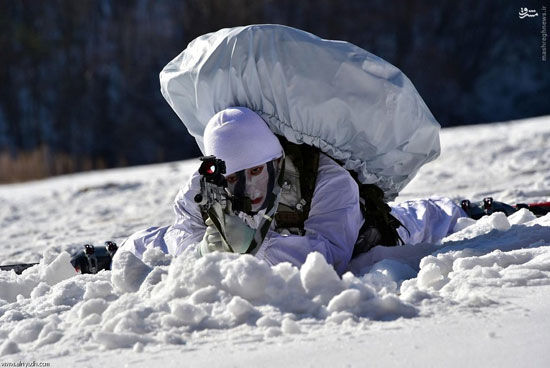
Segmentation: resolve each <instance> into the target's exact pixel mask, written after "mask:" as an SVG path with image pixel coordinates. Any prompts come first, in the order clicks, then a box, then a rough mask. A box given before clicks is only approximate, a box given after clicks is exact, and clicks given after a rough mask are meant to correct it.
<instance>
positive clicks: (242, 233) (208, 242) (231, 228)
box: [199, 204, 256, 255]
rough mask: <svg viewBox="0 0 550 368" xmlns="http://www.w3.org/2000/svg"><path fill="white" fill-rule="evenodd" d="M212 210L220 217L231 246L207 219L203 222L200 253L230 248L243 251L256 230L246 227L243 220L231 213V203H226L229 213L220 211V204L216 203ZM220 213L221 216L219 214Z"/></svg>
mask: <svg viewBox="0 0 550 368" xmlns="http://www.w3.org/2000/svg"><path fill="white" fill-rule="evenodd" d="M214 210H215V211H216V213H217V214H218V218H220V217H222V218H223V220H222V225H221V226H222V230H223V231H224V233H225V237H226V239H227V242H228V243H229V245H231V248H230V247H229V246H228V245H227V243H226V242H225V240H224V239H223V238H222V236H221V234H220V233H219V231H218V230H217V229H216V227H215V226H214V223H213V222H212V220H211V219H207V220H206V222H205V224H206V225H207V228H206V232H205V233H204V237H203V239H202V241H201V242H200V245H199V246H200V248H199V250H200V253H201V255H205V254H207V253H211V252H214V251H220V252H230V251H231V249H233V251H234V252H235V253H245V252H246V251H247V249H248V247H249V246H250V243H251V242H252V239H253V238H254V234H255V233H256V230H254V229H252V228H250V227H248V226H247V225H246V224H245V223H244V221H243V220H241V219H240V218H239V217H238V216H235V215H234V214H233V211H231V205H230V204H229V205H228V209H227V210H228V212H229V213H230V214H227V213H224V212H223V211H221V206H220V205H217V206H216V207H215V208H214ZM220 214H221V216H220Z"/></svg>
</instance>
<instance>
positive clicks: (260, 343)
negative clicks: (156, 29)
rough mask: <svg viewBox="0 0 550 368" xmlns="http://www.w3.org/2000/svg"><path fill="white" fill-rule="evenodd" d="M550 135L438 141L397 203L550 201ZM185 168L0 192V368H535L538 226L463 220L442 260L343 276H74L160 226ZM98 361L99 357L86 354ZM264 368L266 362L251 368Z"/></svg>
mask: <svg viewBox="0 0 550 368" xmlns="http://www.w3.org/2000/svg"><path fill="white" fill-rule="evenodd" d="M549 141H550V119H549V118H539V119H531V120H526V121H520V122H511V123H502V124H493V125H486V126H475V127H461V128H452V129H445V130H443V132H442V155H441V157H440V158H439V159H438V160H436V161H435V162H433V163H430V164H428V165H426V166H425V167H424V168H422V170H421V171H420V173H419V175H418V177H417V178H416V179H415V180H414V181H413V182H411V183H410V185H409V186H408V187H407V188H406V189H405V190H404V192H403V193H401V196H400V197H399V198H398V200H397V201H400V200H408V199H413V198H427V197H429V196H432V195H445V196H449V197H451V198H453V199H456V200H459V199H462V198H470V199H472V200H480V199H482V198H483V197H485V196H489V195H491V196H493V197H494V198H495V199H496V200H503V201H508V202H512V203H516V202H538V201H548V200H550V146H549V145H548V142H549ZM196 168H197V163H196V162H195V161H186V162H178V163H170V164H163V165H155V166H148V167H138V168H128V169H119V170H108V171H98V172H92V173H83V174H76V175H69V176H64V177H57V178H52V179H48V180H43V181H38V182H32V183H25V184H16V185H3V186H0V231H1V233H0V255H1V256H2V257H1V258H2V262H1V263H2V264H9V263H13V262H21V261H26V262H31V261H40V264H39V265H38V266H35V267H32V268H30V269H28V270H26V271H25V272H24V273H23V274H22V275H16V274H15V273H14V272H0V361H1V362H4V361H13V362H17V361H33V360H36V361H43V362H44V361H46V362H50V363H52V364H59V365H68V364H73V363H78V364H82V365H84V366H98V365H107V366H110V365H124V364H127V365H132V366H134V365H140V364H141V365H143V366H149V365H151V364H155V365H157V364H164V365H166V366H179V365H180V364H183V365H186V366H187V365H192V366H202V365H205V364H207V363H210V364H215V365H222V366H241V365H247V366H251V365H259V364H261V365H264V366H281V365H295V366H297V365H304V364H306V365H312V366H319V365H321V366H326V365H338V366H339V365H342V364H344V365H346V364H348V365H352V366H364V365H374V366H380V365H385V366H388V365H390V366H392V365H393V366H399V365H407V366H425V365H430V366H442V365H444V366H462V365H464V364H470V365H472V364H473V365H486V366H515V365H518V364H523V365H529V366H545V365H548V363H549V362H550V352H549V351H548V350H547V347H548V346H549V344H550V317H548V313H547V311H548V310H550V215H547V216H544V217H540V218H536V217H535V216H534V215H532V214H531V213H530V212H529V211H527V210H521V211H518V212H517V213H515V214H514V215H512V216H510V217H508V218H507V217H506V216H504V215H503V214H501V213H496V214H493V215H491V216H486V217H483V218H481V219H480V220H478V221H474V220H471V219H461V220H460V221H459V222H458V223H457V225H456V228H455V232H454V233H453V234H451V235H449V236H448V237H446V238H445V239H443V241H442V242H441V243H438V244H429V243H427V244H418V245H414V246H412V245H407V246H403V247H376V248H374V249H373V250H371V251H370V252H369V253H366V254H363V255H361V256H360V257H358V258H357V259H355V260H354V261H353V262H352V264H351V265H350V271H349V272H348V273H346V274H344V275H343V277H341V278H340V277H338V275H337V274H336V273H335V272H334V270H333V269H332V267H331V266H329V265H328V264H327V263H326V262H325V260H324V258H323V257H322V256H321V255H320V254H318V253H312V254H310V255H309V257H308V259H307V261H306V263H305V264H304V265H303V266H302V267H301V268H300V269H298V268H296V267H293V266H291V265H290V264H287V263H283V264H279V265H277V266H273V267H270V266H269V265H267V264H266V263H264V262H262V261H259V260H257V259H256V258H254V257H252V256H249V255H244V256H238V255H234V254H222V253H214V254H210V255H207V256H206V257H202V258H200V257H198V256H197V255H196V254H195V253H194V252H191V251H190V252H187V253H185V254H183V255H181V256H179V257H177V258H172V257H171V256H168V255H164V254H163V253H162V252H160V251H158V250H148V251H147V252H146V253H145V254H144V258H143V261H141V260H139V259H137V258H136V257H134V256H133V255H132V254H131V253H128V252H122V251H120V252H118V253H117V256H116V257H115V260H114V265H113V268H114V271H112V272H110V271H103V272H100V273H99V274H97V275H80V274H76V273H75V271H74V269H73V268H72V267H71V266H70V264H69V259H70V254H72V253H74V252H75V251H76V250H79V249H80V247H81V246H82V244H84V243H87V242H92V243H95V244H96V245H100V244H102V243H103V241H105V240H109V239H112V240H115V241H117V242H119V243H121V242H122V240H124V239H125V238H126V237H127V236H128V235H130V234H131V233H132V232H134V231H137V230H140V229H142V228H145V227H148V226H152V225H163V224H166V223H170V222H171V221H172V216H173V215H172V212H171V202H172V199H173V197H174V196H175V194H176V192H177V190H178V189H179V187H180V186H181V185H183V184H184V182H185V181H186V179H187V178H188V177H189V176H190V175H191V174H192V172H193V170H195V169H196ZM99 352H101V353H99ZM260 362H261V363H260Z"/></svg>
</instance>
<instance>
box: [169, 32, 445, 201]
mask: <svg viewBox="0 0 550 368" xmlns="http://www.w3.org/2000/svg"><path fill="white" fill-rule="evenodd" d="M160 84H161V91H162V94H163V96H164V98H165V99H166V101H168V103H169V104H170V106H171V107H172V108H173V109H174V111H175V112H176V113H177V114H178V116H179V117H180V119H181V120H182V121H183V123H184V124H185V126H186V127H187V129H188V130H189V132H190V133H191V134H192V135H193V136H194V137H195V139H196V140H197V143H198V145H199V147H200V148H201V150H202V151H203V152H204V147H203V141H202V136H203V131H204V127H205V125H206V123H207V122H208V120H209V119H210V118H211V117H212V116H213V115H214V114H215V113H217V112H219V111H220V110H223V109H225V108H227V107H231V106H244V107H248V108H250V109H251V110H254V111H255V112H257V113H258V114H259V115H260V116H261V117H262V118H263V119H264V120H265V121H266V122H267V124H268V125H269V127H270V128H271V130H272V131H273V132H274V133H275V134H279V135H283V136H284V137H285V138H287V139H288V140H289V141H291V142H294V143H306V144H309V145H312V146H315V147H317V148H319V149H321V150H322V151H323V152H325V153H326V154H328V155H329V156H331V157H332V158H334V159H336V160H338V161H340V162H341V163H342V164H343V165H344V167H345V168H347V169H349V170H354V171H356V172H357V173H358V174H359V180H361V182H363V183H365V184H371V183H374V184H377V185H378V186H379V187H380V188H381V189H382V190H384V192H385V194H386V199H388V200H391V199H393V198H395V197H396V196H397V194H398V193H399V191H400V190H401V189H403V187H404V186H405V185H406V184H407V183H408V182H409V181H410V180H411V179H412V178H413V177H414V175H415V174H416V172H417V171H418V169H419V168H420V167H421V166H422V165H424V164H425V163H426V162H429V161H431V160H433V159H435V158H436V157H437V156H438V155H439V152H440V146H439V129H440V126H439V124H438V123H437V121H436V120H435V118H434V117H433V115H432V114H431V112H430V110H429V109H428V107H427V106H426V104H425V103H424V101H423V100H422V98H421V97H420V95H419V94H418V92H417V91H416V89H415V88H414V86H413V85H412V83H411V81H410V80H409V79H408V78H407V77H406V76H405V75H404V74H403V73H402V72H401V71H400V70H399V69H398V68H396V67H395V66H393V65H391V64H390V63H388V62H386V61H384V60H382V59H381V58H379V57H377V56H375V55H373V54H371V53H369V52H367V51H365V50H363V49H361V48H359V47H357V46H355V45H352V44H350V43H348V42H343V41H332V40H324V39H321V38H319V37H317V36H315V35H313V34H311V33H307V32H304V31H301V30H298V29H295V28H291V27H286V26H281V25H251V26H245V27H236V28H226V29H222V30H219V31H217V32H214V33H208V34H206V35H203V36H201V37H199V38H197V39H195V40H194V41H192V42H191V43H190V44H189V45H188V46H187V48H186V49H185V50H184V51H183V52H182V53H181V54H179V55H178V56H177V57H176V58H175V59H174V60H172V61H170V63H168V65H166V67H165V68H164V69H163V70H162V71H161V73H160Z"/></svg>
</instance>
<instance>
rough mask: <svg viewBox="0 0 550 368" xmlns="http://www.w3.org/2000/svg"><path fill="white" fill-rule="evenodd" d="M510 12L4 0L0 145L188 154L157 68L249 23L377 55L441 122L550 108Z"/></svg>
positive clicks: (248, 2) (542, 67)
mask: <svg viewBox="0 0 550 368" xmlns="http://www.w3.org/2000/svg"><path fill="white" fill-rule="evenodd" d="M522 6H528V7H531V8H534V9H537V6H540V4H538V3H533V4H529V2H526V3H525V4H522ZM518 10H519V7H518V6H517V4H516V3H515V2H503V1H497V0H494V1H488V2H481V1H476V0H463V1H449V0H447V1H423V0H409V1H405V0H399V1H393V2H388V1H385V0H373V1H361V0H350V1H336V0H315V1H313V0H304V1H291V0H257V1H252V0H235V1H221V0H162V1H159V0H128V1H115V0H78V1H74V0H48V1H33V0H4V1H2V2H1V3H0V152H2V151H4V152H9V153H10V154H11V155H12V157H17V154H18V153H19V152H25V151H32V150H35V149H37V148H38V147H44V146H46V147H48V149H49V151H48V152H54V153H55V152H60V153H63V154H69V155H71V156H73V157H76V158H78V157H92V158H101V160H102V162H103V163H104V164H105V165H106V166H109V167H111V166H117V165H120V164H141V163H150V162H157V161H163V160H177V159H182V158H186V157H190V156H196V155H198V153H199V152H198V149H197V148H196V145H195V143H194V140H193V139H192V138H191V137H190V136H189V135H188V134H187V133H186V130H185V128H184V126H183V124H182V123H181V122H179V120H178V118H177V117H176V115H175V114H174V113H173V112H172V111H171V109H170V108H169V106H168V105H167V104H166V102H165V101H164V99H163V98H162V96H161V94H160V91H159V83H158V73H159V71H160V70H161V69H162V67H163V66H164V65H165V64H166V63H167V62H168V61H169V60H171V59H172V58H173V57H175V56H176V55H177V54H178V53H179V52H180V51H181V50H183V49H184V48H185V46H186V45H187V43H188V42H190V41H191V40H192V39H194V38H195V37H197V36H199V35H201V34H204V33H207V32H212V31H215V30H217V29H220V28H223V27H231V26H237V25H244V24H252V23H281V24H286V25H290V26H294V27H297V28H301V29H304V30H307V31H310V32H312V33H314V34H317V35H319V36H321V37H323V38H331V39H342V40H347V41H350V42H352V43H354V44H356V45H359V46H361V47H363V48H365V49H367V50H369V51H371V52H373V53H375V54H377V55H379V56H381V57H383V58H384V59H386V60H388V61H389V62H391V63H392V64H394V65H396V66H398V67H399V68H401V69H402V70H403V71H404V72H405V73H406V74H407V75H408V76H409V78H410V79H411V80H412V81H413V83H414V84H415V85H416V87H417V89H418V90H419V92H420V93H421V95H422V96H423V98H424V100H425V101H426V103H427V104H428V106H429V107H430V108H431V110H432V112H433V113H434V115H435V116H436V118H437V119H438V120H439V121H440V122H441V123H442V125H456V124H465V123H479V122H491V121H500V120H508V119H516V118H522V117H527V116H536V115H543V114H550V104H548V100H550V74H549V73H548V64H546V63H545V62H542V61H541V56H540V53H541V50H540V42H541V36H540V30H541V19H540V17H539V18H536V19H527V20H520V19H519V17H518ZM537 10H539V12H540V9H537ZM312 62H314V60H312ZM77 166H78V165H77Z"/></svg>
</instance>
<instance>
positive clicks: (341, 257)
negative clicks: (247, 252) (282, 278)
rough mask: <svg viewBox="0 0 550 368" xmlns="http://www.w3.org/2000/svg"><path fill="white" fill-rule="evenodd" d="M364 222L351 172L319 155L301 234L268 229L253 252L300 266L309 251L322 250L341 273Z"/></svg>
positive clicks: (271, 261)
mask: <svg viewBox="0 0 550 368" xmlns="http://www.w3.org/2000/svg"><path fill="white" fill-rule="evenodd" d="M362 224H363V215H362V214H361V210H360V208H359V188H358V186H357V183H356V182H355V180H354V179H353V178H352V177H351V175H350V174H349V173H348V172H347V170H345V169H344V168H342V167H341V166H340V165H338V164H337V163H336V162H334V161H333V160H332V159H330V158H329V157H327V156H325V155H323V154H321V155H320V158H319V171H318V175H317V182H316V186H315V191H314V194H313V198H312V201H311V209H310V212H309V217H308V219H307V220H306V222H305V224H304V228H305V230H306V234H305V235H304V236H298V235H288V236H284V235H281V234H279V233H276V232H274V231H270V232H269V233H268V234H267V236H266V239H265V240H264V243H263V244H262V246H261V248H260V250H259V251H258V253H257V254H256V256H257V257H258V258H261V259H264V260H265V261H267V262H268V263H269V264H277V263H281V262H290V263H291V264H293V265H295V266H298V267H299V266H301V265H302V264H303V263H304V262H305V260H306V258H307V255H308V254H309V253H311V252H319V253H321V254H322V255H323V256H324V257H325V259H326V260H327V262H328V263H330V264H332V265H333V266H334V268H335V269H336V271H337V272H338V273H339V274H342V273H343V272H344V271H345V270H346V268H347V266H348V263H349V261H350V259H351V256H352V253H353V246H354V245H355V241H356V240H357V236H358V234H359V230H360V229H361V226H362Z"/></svg>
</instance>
